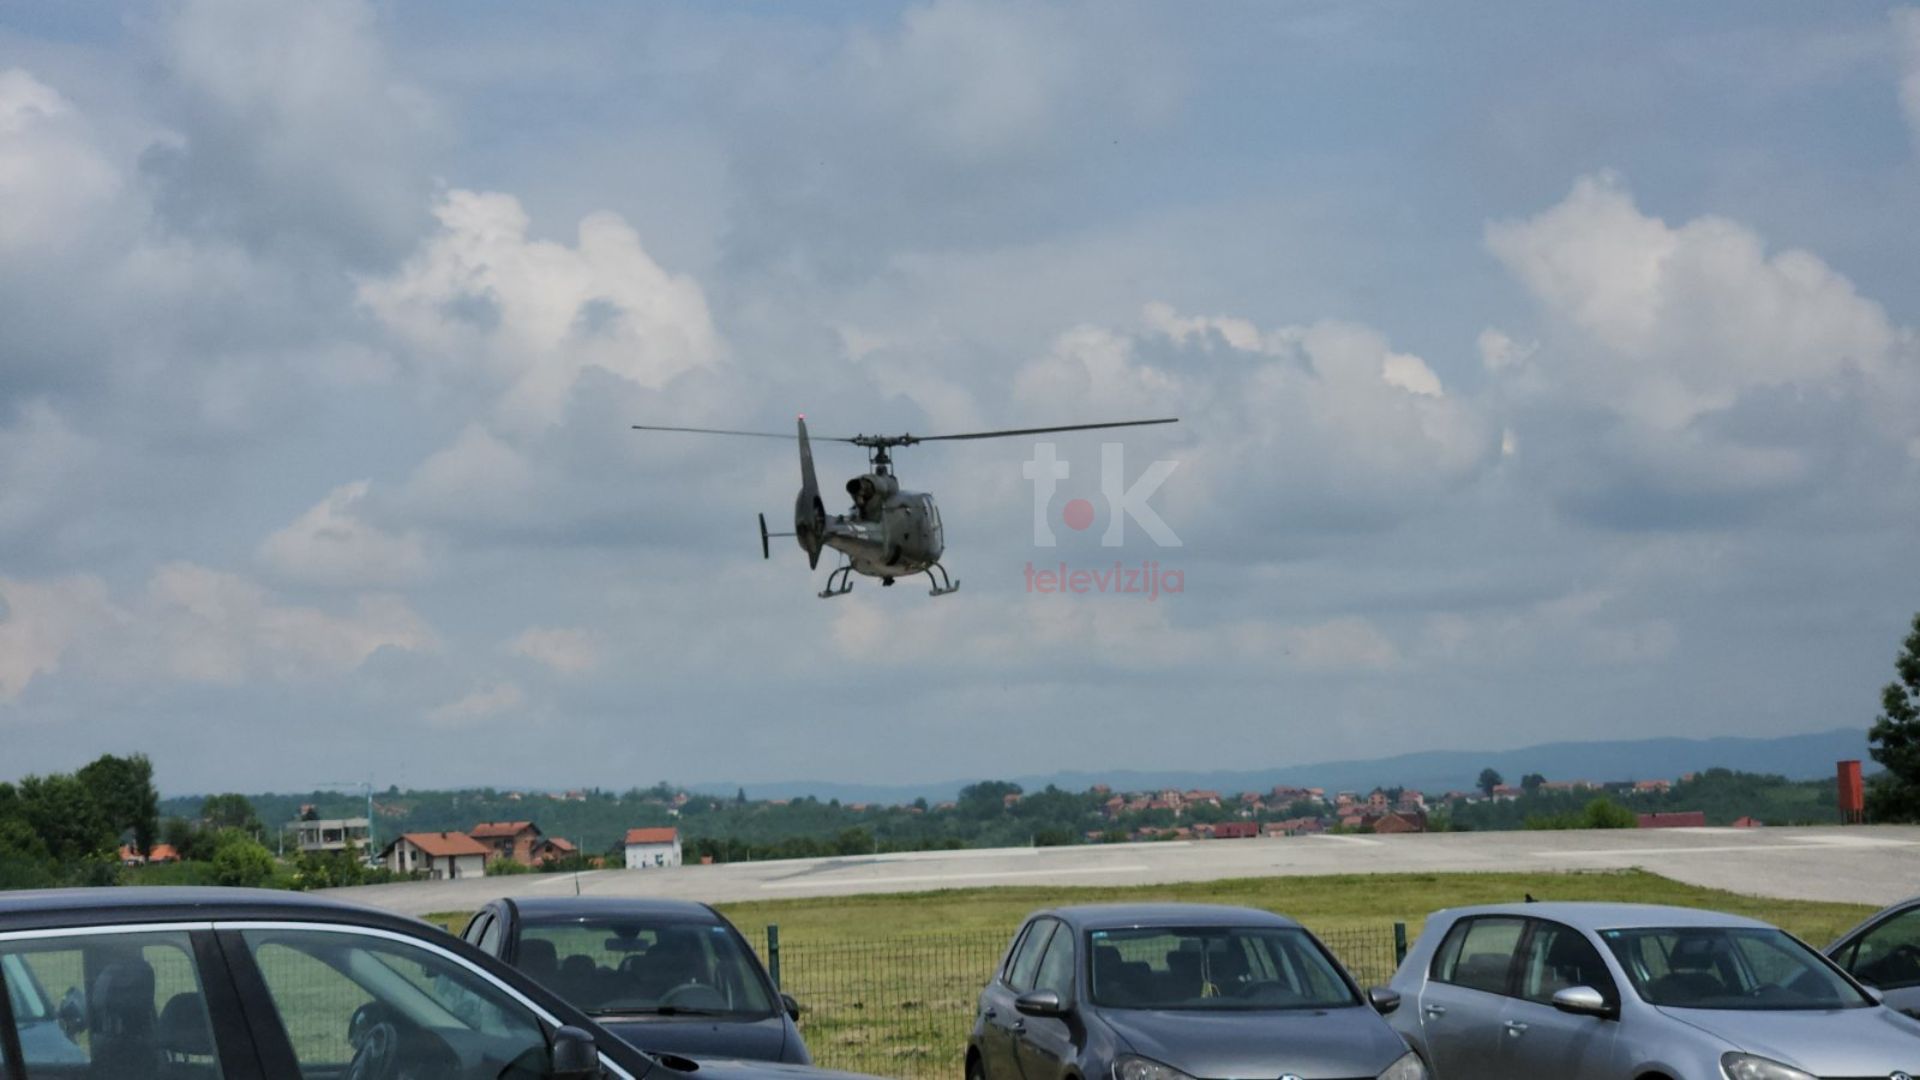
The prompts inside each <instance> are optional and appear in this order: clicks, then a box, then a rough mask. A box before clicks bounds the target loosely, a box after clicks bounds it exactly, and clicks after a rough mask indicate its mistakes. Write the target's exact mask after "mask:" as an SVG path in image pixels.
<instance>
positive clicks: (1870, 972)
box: [1827, 896, 1920, 1018]
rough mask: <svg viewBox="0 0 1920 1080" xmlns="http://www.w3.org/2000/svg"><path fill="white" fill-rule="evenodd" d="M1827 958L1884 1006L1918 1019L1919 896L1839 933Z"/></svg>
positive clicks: (1919, 960) (1919, 997)
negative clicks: (1870, 990)
mask: <svg viewBox="0 0 1920 1080" xmlns="http://www.w3.org/2000/svg"><path fill="white" fill-rule="evenodd" d="M1827 955H1828V956H1830V957H1832V958H1833V961H1834V962H1835V963H1837V964H1839V965H1840V966H1841V967H1843V968H1845V969H1847V973H1848V974H1849V975H1852V976H1853V977H1854V978H1855V979H1857V980H1859V981H1860V982H1863V983H1865V984H1866V985H1868V986H1871V987H1873V988H1874V989H1875V990H1878V991H1879V992H1880V994H1881V996H1882V997H1883V998H1885V1000H1886V1003H1887V1004H1888V1005H1890V1006H1892V1007H1893V1008H1896V1009H1899V1010H1900V1011H1901V1012H1903V1013H1906V1014H1907V1015H1908V1016H1912V1017H1916V1018H1920V896H1916V897H1914V898H1913V899H1911V900H1907V901H1904V902H1902V903H1898V904H1895V905H1893V906H1892V907H1890V908H1888V909H1886V910H1885V911H1882V912H1880V913H1879V914H1877V915H1875V916H1874V917H1873V918H1871V919H1868V920H1867V921H1866V922H1863V923H1861V924H1860V925H1859V926H1856V927H1854V928H1853V929H1851V930H1849V931H1847V932H1846V933H1845V934H1842V935H1841V936H1840V940H1839V941H1836V942H1834V943H1833V944H1832V945H1830V946H1828V947H1827Z"/></svg>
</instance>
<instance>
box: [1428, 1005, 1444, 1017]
mask: <svg viewBox="0 0 1920 1080" xmlns="http://www.w3.org/2000/svg"><path fill="white" fill-rule="evenodd" d="M1427 1015H1428V1016H1445V1015H1447V1010H1446V1007H1445V1006H1442V1005H1429V1006H1427Z"/></svg>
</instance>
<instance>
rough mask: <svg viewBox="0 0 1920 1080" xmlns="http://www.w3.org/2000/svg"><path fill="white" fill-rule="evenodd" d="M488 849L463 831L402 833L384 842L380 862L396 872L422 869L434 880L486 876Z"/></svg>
mask: <svg viewBox="0 0 1920 1080" xmlns="http://www.w3.org/2000/svg"><path fill="white" fill-rule="evenodd" d="M492 853H493V852H492V849H491V848H488V847H487V845H485V844H482V843H481V842H480V841H478V840H475V839H474V838H473V837H471V836H468V835H467V834H466V833H463V832H437V833H434V832H422V833H405V834H403V835H402V836H401V837H400V838H399V839H398V840H395V841H394V842H393V843H391V844H388V845H387V846H386V849H385V850H384V851H382V852H381V853H380V861H381V862H382V863H384V864H385V865H386V868H387V869H389V870H391V871H393V872H394V873H396V874H415V873H420V872H422V871H424V872H425V873H426V875H427V876H428V877H429V878H431V879H433V880H434V881H452V880H455V879H457V878H476V877H486V876H487V856H488V855H491V854H492Z"/></svg>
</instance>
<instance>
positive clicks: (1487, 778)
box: [1479, 768, 1507, 798]
mask: <svg viewBox="0 0 1920 1080" xmlns="http://www.w3.org/2000/svg"><path fill="white" fill-rule="evenodd" d="M1506 782H1507V781H1506V780H1505V778H1503V777H1502V776H1501V775H1500V773H1499V771H1498V770H1496V769H1491V768H1487V769H1481V770H1480V784H1479V787H1480V794H1482V795H1485V796H1486V797H1488V798H1492V797H1493V789H1494V788H1497V787H1499V786H1500V785H1502V784H1504V783H1506Z"/></svg>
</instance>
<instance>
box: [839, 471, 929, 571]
mask: <svg viewBox="0 0 1920 1080" xmlns="http://www.w3.org/2000/svg"><path fill="white" fill-rule="evenodd" d="M847 494H848V495H849V496H851V497H852V498H853V506H852V507H851V508H850V509H849V510H848V512H847V513H845V514H835V515H833V516H832V517H829V518H828V519H827V527H826V536H825V540H826V545H827V546H828V547H830V548H833V549H834V550H836V551H838V552H840V553H841V554H843V555H845V556H846V557H847V562H848V564H849V565H850V566H851V567H852V568H853V570H854V572H855V573H859V574H865V575H867V576H868V577H877V578H880V579H881V580H882V581H885V582H887V583H888V584H892V579H893V578H899V577H911V576H913V575H914V574H921V573H925V572H926V571H927V570H928V568H930V567H932V566H933V565H934V564H935V563H938V562H939V561H940V554H941V552H942V551H944V550H945V548H946V538H945V535H944V532H943V530H942V528H941V524H940V507H939V505H938V504H937V503H935V502H934V500H933V496H931V495H928V494H925V493H923V492H918V491H901V490H900V482H899V481H898V480H897V479H895V478H894V476H893V475H892V474H891V473H888V472H884V471H882V472H873V473H867V474H865V475H863V476H856V477H854V478H853V479H852V480H849V481H848V482H847Z"/></svg>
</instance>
